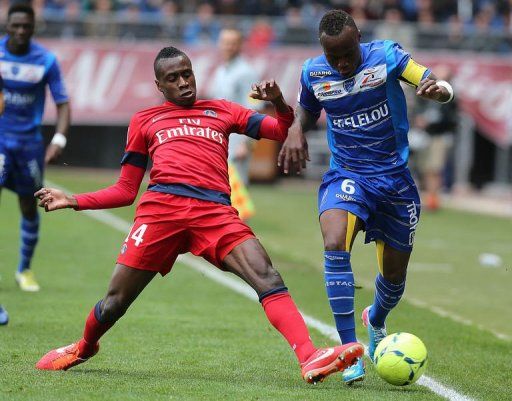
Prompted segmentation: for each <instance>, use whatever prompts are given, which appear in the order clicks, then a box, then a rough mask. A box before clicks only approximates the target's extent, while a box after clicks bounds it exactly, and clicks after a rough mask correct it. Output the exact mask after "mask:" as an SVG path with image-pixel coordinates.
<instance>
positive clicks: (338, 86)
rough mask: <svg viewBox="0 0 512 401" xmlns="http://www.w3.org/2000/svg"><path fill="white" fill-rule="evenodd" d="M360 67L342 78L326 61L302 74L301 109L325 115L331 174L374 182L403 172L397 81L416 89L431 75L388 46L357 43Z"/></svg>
mask: <svg viewBox="0 0 512 401" xmlns="http://www.w3.org/2000/svg"><path fill="white" fill-rule="evenodd" d="M360 48H361V57H362V63H361V65H360V66H359V67H358V69H357V70H356V71H355V73H354V75H353V76H352V77H348V78H347V77H344V76H343V75H341V74H340V73H339V72H338V71H337V70H335V69H334V68H332V67H331V66H330V65H329V63H328V62H327V60H326V58H325V55H321V56H318V57H315V58H312V59H308V60H306V62H305V63H304V65H303V68H302V75H301V89H300V93H299V100H298V101H299V103H300V105H301V106H302V107H303V108H304V109H306V110H307V111H309V112H310V113H311V114H312V115H314V116H315V117H318V116H319V115H320V112H321V110H322V109H324V110H325V112H326V115H327V141H328V144H329V148H330V151H331V154H332V155H331V162H330V164H331V168H342V169H345V170H348V171H352V172H354V173H355V174H362V175H368V176H372V175H374V176H376V175H381V174H392V173H395V172H397V171H400V170H402V169H404V168H405V166H406V164H407V159H408V156H409V145H408V140H407V132H408V130H409V123H408V121H407V105H406V102H405V96H404V93H403V91H402V88H401V86H400V81H404V82H406V83H408V84H411V85H414V86H417V85H418V84H419V82H420V81H421V79H423V78H425V77H427V76H428V75H429V74H430V70H429V69H427V68H425V67H423V66H420V65H419V64H416V63H415V62H414V61H413V60H412V59H411V56H410V54H409V53H407V52H405V51H404V50H403V49H402V48H401V47H400V45H399V44H397V43H395V42H392V41H389V40H377V41H373V42H369V43H361V44H360Z"/></svg>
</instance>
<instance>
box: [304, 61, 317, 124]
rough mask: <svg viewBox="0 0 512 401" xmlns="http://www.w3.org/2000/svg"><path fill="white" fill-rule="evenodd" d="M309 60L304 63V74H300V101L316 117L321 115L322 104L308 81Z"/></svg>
mask: <svg viewBox="0 0 512 401" xmlns="http://www.w3.org/2000/svg"><path fill="white" fill-rule="evenodd" d="M307 65H308V62H307V61H306V62H305V63H304V66H303V67H302V74H301V75H300V88H299V98H298V102H299V104H300V105H301V106H302V108H304V109H305V110H307V111H309V112H310V113H311V114H312V115H313V116H314V117H316V118H318V117H320V112H321V111H322V105H321V104H320V102H319V101H318V99H317V98H316V97H315V95H314V93H313V88H312V87H311V85H310V84H309V82H308V71H307Z"/></svg>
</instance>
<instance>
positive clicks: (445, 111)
mask: <svg viewBox="0 0 512 401" xmlns="http://www.w3.org/2000/svg"><path fill="white" fill-rule="evenodd" d="M436 75H437V77H438V78H439V79H443V80H446V81H448V80H450V78H451V77H452V73H451V70H450V67H448V66H440V67H438V68H436ZM418 100H419V101H418V103H417V105H416V109H417V112H416V115H415V128H417V129H421V130H423V131H424V132H425V133H426V134H427V137H428V143H427V146H426V148H425V149H424V150H423V151H421V152H420V154H419V155H418V156H419V168H420V173H421V181H422V184H423V190H424V191H425V192H424V195H425V199H424V201H423V202H422V203H423V204H424V205H425V206H426V208H427V210H437V209H439V207H440V206H441V201H440V196H441V191H442V189H443V186H444V183H445V182H444V171H445V168H446V164H447V162H448V155H449V153H450V149H451V147H452V145H453V137H454V135H455V131H456V130H457V125H458V119H459V114H458V110H457V102H456V101H453V102H450V103H449V104H447V105H443V104H440V103H438V102H429V101H426V100H424V99H418Z"/></svg>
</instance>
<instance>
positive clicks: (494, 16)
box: [0, 0, 512, 209]
mask: <svg viewBox="0 0 512 401" xmlns="http://www.w3.org/2000/svg"><path fill="white" fill-rule="evenodd" d="M10 4H11V2H10V1H9V0H0V10H1V11H0V18H3V19H4V23H5V18H6V15H7V8H8V7H9V5H10ZM31 4H32V5H33V7H34V8H35V10H36V18H37V30H36V37H37V38H38V39H42V40H43V41H44V40H48V41H49V42H48V45H49V46H50V48H51V49H53V50H56V51H57V53H58V56H59V58H60V60H61V62H62V63H63V70H64V74H65V75H66V79H67V80H68V85H69V87H70V88H71V90H70V91H71V95H72V98H73V108H74V109H73V116H74V119H73V120H74V121H73V133H72V135H71V140H72V141H76V144H77V146H76V149H80V151H77V152H74V151H73V147H70V148H69V149H68V150H67V155H68V156H67V157H68V159H69V160H70V161H72V162H73V164H74V165H86V166H88V165H95V166H100V167H116V166H117V159H115V158H112V150H113V149H117V150H119V149H120V148H122V143H123V141H124V137H125V127H126V124H127V121H128V118H129V115H130V113H133V112H134V111H136V110H137V109H140V108H143V107H145V105H146V103H147V102H150V101H151V102H153V101H154V100H155V99H154V98H151V96H155V95H154V94H153V93H154V92H155V91H154V84H153V82H152V79H151V78H152V77H151V72H150V71H149V70H148V68H147V67H143V68H140V69H137V68H138V67H133V66H134V65H137V66H138V65H141V64H144V63H146V62H149V61H148V57H149V58H150V59H152V58H153V57H154V56H153V50H154V49H153V48H152V47H151V46H156V47H155V48H158V46H160V44H166V43H172V44H173V45H177V46H179V47H183V49H184V50H186V51H187V52H191V53H192V59H193V60H194V62H195V64H194V67H195V69H196V76H197V77H198V82H199V90H200V95H202V96H203V97H204V96H206V97H210V96H212V94H211V89H212V85H213V84H212V82H213V79H212V77H213V76H214V75H213V74H214V73H215V69H216V68H217V67H219V66H220V65H222V63H226V65H228V64H229V63H230V61H229V58H230V57H231V56H229V57H228V56H224V55H223V53H224V51H223V50H222V49H220V50H219V47H218V46H219V39H220V36H222V35H221V32H222V31H223V30H225V29H235V30H236V31H237V32H240V40H241V43H240V44H239V45H237V46H239V47H240V49H238V50H237V51H236V52H235V53H238V52H242V53H243V55H245V56H247V62H248V65H249V67H247V68H248V69H249V70H250V69H251V68H252V69H254V71H253V72H257V75H258V76H259V77H260V78H276V79H277V80H278V82H279V83H280V84H281V85H282V87H283V89H284V90H283V92H284V93H285V94H286V95H287V97H288V99H289V100H291V101H292V102H293V101H294V98H295V96H296V95H295V94H296V90H298V77H299V71H300V66H301V64H302V62H303V61H304V59H305V58H308V57H311V55H314V54H317V53H320V51H321V49H320V47H319V45H318V35H317V29H318V22H319V20H320V18H321V16H322V15H323V14H324V13H325V11H326V10H329V9H332V8H341V9H344V10H346V11H348V12H350V13H351V14H352V15H353V17H354V19H355V21H356V23H357V25H358V27H359V28H360V29H361V32H362V40H363V41H371V40H374V39H392V40H395V41H397V42H399V43H400V44H401V45H402V46H403V47H404V48H405V49H406V50H407V51H409V52H411V54H413V56H414V57H415V58H416V59H417V60H418V61H420V62H422V63H424V64H425V65H430V66H433V67H434V68H433V69H434V71H435V72H436V74H437V75H442V76H443V77H444V78H445V79H447V80H450V81H451V82H452V83H453V84H454V87H455V89H456V94H457V95H456V101H455V102H454V103H453V104H451V105H449V106H441V105H438V104H435V103H432V102H430V103H425V102H421V101H418V99H417V98H416V97H415V96H414V91H413V90H406V91H405V92H406V94H407V96H408V103H409V111H410V116H409V121H410V125H411V131H410V135H409V139H410V144H411V167H412V169H413V170H414V172H415V174H416V177H417V178H418V179H419V181H420V182H421V186H422V188H423V189H424V190H425V194H426V195H425V199H424V200H425V201H426V202H425V205H426V206H427V207H429V208H432V209H436V208H437V207H438V205H439V194H440V193H442V192H448V191H452V190H454V189H455V190H460V189H461V188H462V192H463V193H464V191H466V190H467V189H468V188H469V189H470V190H473V189H476V190H482V189H485V190H487V191H490V192H492V193H494V194H498V196H505V197H509V198H510V199H512V189H511V188H512V150H511V146H510V144H511V143H512V124H511V123H510V118H509V117H508V114H509V110H511V109H512V81H511V77H512V59H511V54H512V0H493V1H491V0H330V1H329V0H274V1H271V0H237V1H235V0H216V1H209V2H203V1H199V0H187V1H184V0H33V1H32V2H31ZM3 25H5V24H3ZM242 42H243V43H242ZM142 43H144V44H145V45H143V46H142V45H141V44H142ZM123 46H124V47H123ZM123 63H124V64H123ZM123 65H124V66H125V67H124V69H123V68H122V66H123ZM133 68H135V69H136V70H132V69H133ZM225 68H227V67H225ZM228 75H229V74H228ZM231 81H234V80H233V79H231V80H230V78H229V76H228V78H227V81H226V85H225V86H226V87H228V86H229V85H232V84H233V85H234V83H233V82H231ZM240 81H244V82H245V81H247V80H246V79H242V80H240ZM230 82H231V83H230ZM245 83H246V84H247V87H246V90H247V93H248V91H249V87H250V82H245ZM144 85H145V86H144ZM218 87H223V84H222V82H221V83H219V84H218ZM209 89H210V90H209ZM224 96H225V95H224ZM225 97H227V96H225ZM237 101H239V102H242V103H243V101H242V100H240V99H238V100H237ZM127 102H128V103H129V105H127ZM254 107H255V108H257V106H254ZM99 121H101V123H99ZM91 124H92V125H94V126H95V129H94V131H91V130H90V126H91ZM91 135H96V136H97V137H98V140H101V141H102V143H103V144H105V149H104V151H103V152H100V151H98V149H97V148H96V147H94V151H91V152H89V153H87V152H83V151H82V150H83V149H88V147H90V143H91ZM266 146H267V147H264V146H263V145H261V144H258V145H257V146H255V147H253V148H252V151H253V152H254V153H255V154H256V157H255V158H253V160H252V161H251V168H250V173H249V175H250V178H251V179H253V180H271V179H273V178H275V177H276V176H278V175H279V172H278V171H277V167H276V165H275V158H276V149H274V148H270V147H269V146H270V145H266ZM272 146H277V145H272ZM91 149H92V148H91ZM245 153H247V152H245ZM310 155H311V157H312V162H311V163H310V165H309V167H308V170H307V177H310V178H315V179H317V178H319V177H320V175H321V174H322V173H323V172H325V170H326V169H327V166H328V162H329V160H328V152H327V146H326V143H325V120H320V124H319V126H318V129H317V131H316V132H314V133H312V134H311V135H310ZM263 165H266V166H267V167H266V168H263V169H262V167H261V166H263ZM262 171H265V172H263V173H262ZM454 192H456V191H454ZM465 193H467V192H465Z"/></svg>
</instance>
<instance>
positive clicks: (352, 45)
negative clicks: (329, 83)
mask: <svg viewBox="0 0 512 401" xmlns="http://www.w3.org/2000/svg"><path fill="white" fill-rule="evenodd" d="M360 38H361V34H360V33H359V31H358V30H357V29H356V28H354V27H350V26H347V27H345V28H344V29H343V31H341V33H340V34H339V35H336V36H329V35H327V34H325V33H322V35H321V36H320V43H321V45H322V47H323V49H324V54H325V58H326V59H327V62H328V63H329V64H330V65H331V67H332V68H334V69H335V70H337V71H339V72H340V73H341V74H342V75H343V76H345V77H350V76H352V75H354V73H355V71H356V70H357V67H359V65H360V64H361V49H360V48H359V40H360Z"/></svg>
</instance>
